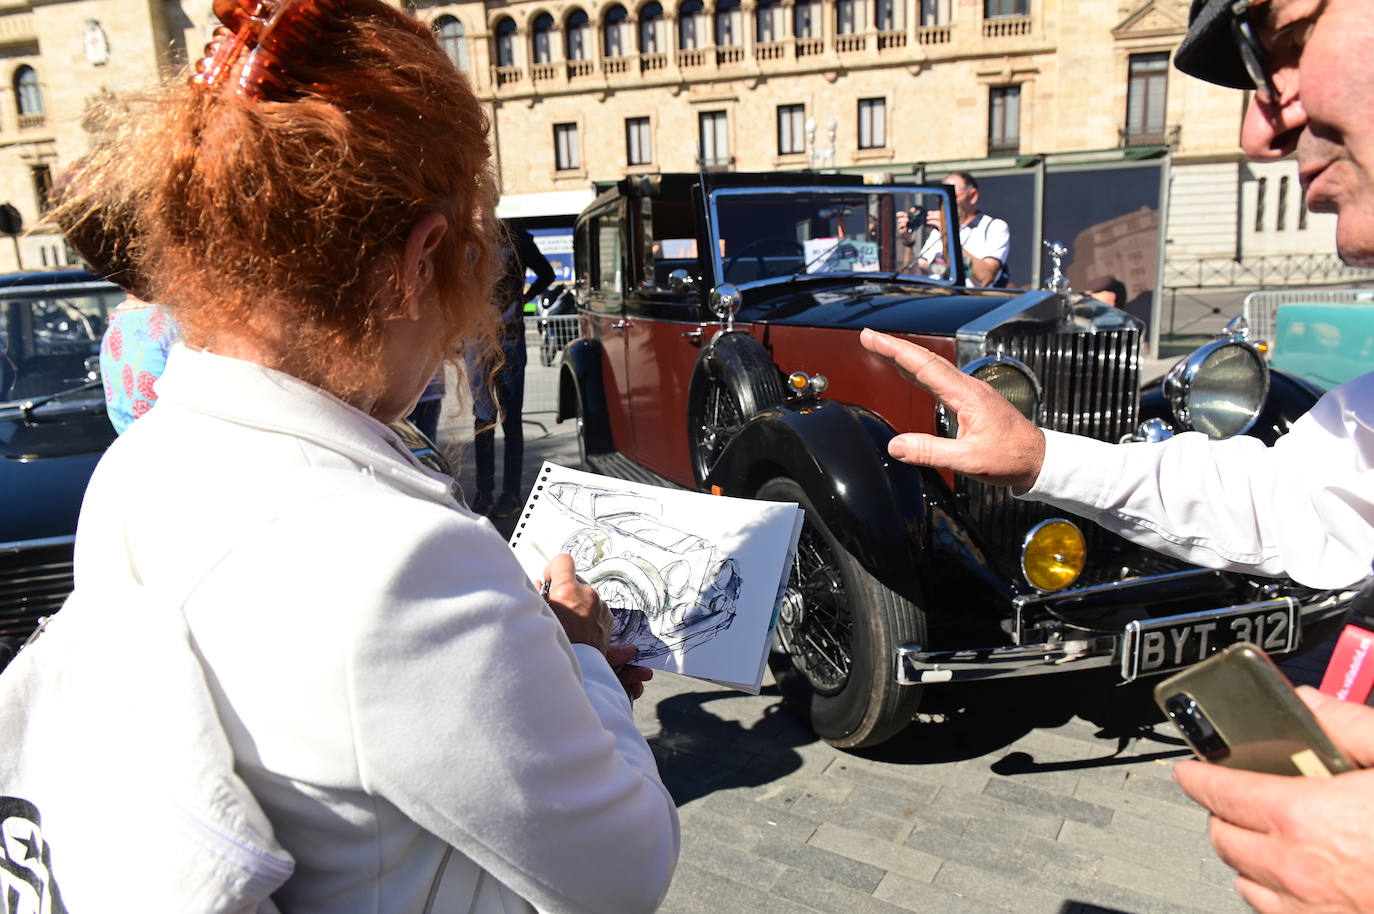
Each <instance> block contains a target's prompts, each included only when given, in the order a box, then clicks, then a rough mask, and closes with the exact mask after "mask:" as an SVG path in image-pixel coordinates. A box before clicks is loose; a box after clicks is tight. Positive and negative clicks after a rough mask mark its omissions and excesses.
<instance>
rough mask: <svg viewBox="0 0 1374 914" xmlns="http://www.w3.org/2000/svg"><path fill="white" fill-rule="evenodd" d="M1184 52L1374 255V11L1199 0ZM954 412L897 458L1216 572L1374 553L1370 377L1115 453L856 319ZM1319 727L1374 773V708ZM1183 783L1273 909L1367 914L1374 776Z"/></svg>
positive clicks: (1266, 907)
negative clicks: (1237, 428)
mask: <svg viewBox="0 0 1374 914" xmlns="http://www.w3.org/2000/svg"><path fill="white" fill-rule="evenodd" d="M1189 22H1190V25H1189V30H1188V34H1187V36H1186V37H1185V38H1184V40H1183V43H1182V44H1181V45H1180V46H1179V49H1178V51H1177V53H1176V54H1175V55H1174V62H1175V64H1176V65H1177V66H1178V67H1179V69H1181V70H1183V71H1184V72H1186V73H1189V74H1191V75H1193V76H1197V77H1199V78H1201V79H1204V80H1207V81H1209V82H1214V83H1217V84H1219V85H1223V86H1229V87H1233V88H1237V89H1244V90H1253V92H1254V95H1253V97H1252V98H1251V99H1250V101H1249V105H1248V107H1247V109H1246V112H1245V117H1244V121H1243V124H1242V127H1241V145H1242V147H1243V148H1244V150H1245V152H1246V154H1247V155H1249V157H1250V158H1251V159H1254V160H1256V161H1271V160H1274V159H1279V158H1282V157H1285V156H1288V155H1291V154H1294V153H1296V156H1297V160H1298V168H1299V173H1300V175H1301V180H1302V184H1303V187H1304V188H1305V189H1306V194H1307V206H1308V208H1309V209H1311V210H1312V211H1313V212H1334V213H1337V214H1338V219H1337V225H1336V249H1337V251H1338V253H1339V254H1340V256H1341V259H1342V260H1343V261H1345V262H1346V263H1347V264H1350V265H1351V266H1361V267H1374V121H1371V120H1370V118H1369V116H1368V114H1369V111H1370V109H1371V106H1374V16H1372V15H1370V9H1369V5H1368V4H1366V3H1363V2H1360V0H1267V2H1265V0H1252V2H1241V3H1237V2H1234V0H1193V4H1192V8H1191V10H1190V14H1189ZM862 340H863V344H864V345H865V346H866V347H867V348H868V349H869V350H870V351H872V352H875V353H877V354H879V355H882V356H884V357H886V358H889V359H891V360H893V361H894V362H895V363H896V364H897V365H898V366H899V367H900V368H901V369H902V371H903V373H904V374H906V375H907V376H908V377H910V378H913V379H914V380H915V381H916V383H918V384H920V385H921V386H923V387H925V388H926V389H927V390H929V391H930V392H931V393H933V394H934V395H935V396H936V397H937V398H939V399H940V400H941V401H942V402H943V403H945V404H946V406H947V407H949V408H950V409H952V410H953V411H954V412H955V413H956V414H957V417H958V421H959V434H958V438H957V439H955V440H949V439H941V438H936V437H933V436H930V435H920V434H904V435H897V436H896V437H895V438H893V439H892V441H891V442H890V443H889V445H888V452H889V453H890V454H891V455H892V456H893V457H896V458H897V459H899V460H902V461H905V462H907V463H912V464H919V465H924V466H936V467H942V468H945V469H948V470H952V471H954V472H958V473H964V474H966V475H969V476H972V477H974V478H977V479H981V480H983V481H985V482H990V483H992V484H995V485H1005V486H1011V487H1012V488H1013V491H1014V493H1015V494H1018V495H1020V496H1023V497H1028V498H1033V499H1037V500H1040V501H1045V502H1047V503H1049V504H1053V505H1057V506H1059V507H1062V508H1064V509H1066V510H1070V511H1073V512H1075V513H1078V514H1081V515H1084V516H1087V517H1090V518H1092V519H1093V520H1096V521H1097V522H1098V523H1101V524H1103V525H1104V526H1107V527H1108V528H1109V529H1112V530H1115V531H1116V532H1118V533H1121V534H1122V535H1123V536H1126V537H1127V538H1129V539H1133V540H1135V541H1136V542H1141V543H1144V544H1146V545H1149V546H1151V547H1153V548H1156V549H1159V550H1161V551H1164V552H1168V553H1170V554H1173V555H1177V556H1180V557H1182V558H1185V559H1187V560H1189V561H1192V562H1195V563H1198V564H1203V565H1208V566H1211V567H1217V568H1245V569H1250V570H1254V571H1258V572H1260V573H1263V574H1272V575H1281V574H1287V575H1289V576H1291V577H1292V578H1294V579H1295V580H1297V581H1298V582H1300V583H1303V584H1307V585H1309V586H1313V587H1319V588H1332V589H1335V588H1346V587H1349V586H1351V585H1354V584H1356V583H1358V582H1359V581H1360V580H1362V579H1363V578H1365V577H1366V576H1367V575H1368V574H1369V572H1370V567H1371V560H1374V373H1371V374H1366V375H1364V376H1362V377H1359V378H1356V379H1355V380H1352V381H1349V382H1347V383H1345V384H1342V385H1340V386H1339V387H1336V388H1334V389H1332V390H1331V391H1330V392H1329V393H1327V394H1326V396H1324V397H1323V398H1322V399H1321V400H1320V401H1318V403H1317V404H1316V405H1315V406H1314V407H1313V408H1312V410H1311V411H1310V412H1309V413H1308V414H1307V415H1305V416H1303V417H1302V418H1301V419H1299V420H1298V421H1297V422H1295V423H1294V424H1293V427H1292V430H1291V431H1290V432H1289V433H1288V434H1287V435H1285V436H1283V437H1282V438H1280V439H1279V440H1278V441H1277V443H1276V444H1275V445H1274V446H1273V447H1270V448H1266V447H1265V446H1264V445H1263V444H1262V443H1261V442H1259V441H1258V440H1257V439H1254V438H1250V437H1246V436H1239V437H1235V438H1230V439H1227V440H1225V441H1209V440H1208V439H1207V438H1206V437H1204V436H1203V435H1201V434H1199V433H1196V432H1190V433H1187V434H1183V435H1177V436H1175V437H1173V438H1171V439H1169V440H1168V441H1166V442H1163V443H1161V444H1121V445H1113V444H1108V443H1105V442H1099V441H1093V440H1089V439H1085V438H1080V437H1077V436H1073V435H1064V434H1060V433H1056V432H1053V431H1049V430H1041V429H1038V428H1036V427H1035V426H1034V425H1033V424H1032V423H1031V422H1029V421H1028V420H1027V419H1025V418H1024V417H1023V416H1021V414H1020V413H1019V412H1017V411H1016V409H1015V408H1013V407H1012V406H1011V405H1010V404H1008V403H1007V402H1006V401H1005V400H1003V399H1002V398H1001V397H999V396H998V395H997V394H996V393H994V392H993V391H992V389H991V388H990V387H989V386H988V385H986V384H984V383H982V382H981V381H978V380H975V379H974V378H971V377H970V376H968V375H965V374H963V373H962V372H960V371H959V370H958V369H957V368H955V367H954V366H953V365H951V364H949V363H948V362H946V361H945V360H943V359H941V358H939V357H938V356H935V355H934V354H933V353H931V352H929V351H928V350H926V349H923V348H921V347H919V346H916V345H914V344H912V343H907V342H904V341H901V340H897V339H895V338H893V337H889V336H886V335H884V334H880V333H874V332H872V331H868V330H865V331H864V333H863V336H862ZM1300 692H1301V694H1302V696H1303V698H1304V700H1306V701H1307V703H1308V704H1309V705H1310V706H1311V707H1312V709H1313V711H1314V713H1315V714H1316V715H1317V717H1318V719H1319V720H1320V721H1321V722H1322V723H1323V725H1324V726H1325V727H1326V729H1327V731H1328V733H1330V735H1331V736H1332V738H1333V739H1334V740H1335V742H1336V743H1337V744H1338V745H1339V746H1341V747H1342V748H1343V749H1344V750H1345V751H1346V753H1347V754H1348V755H1349V756H1350V757H1351V758H1352V760H1353V761H1355V763H1356V764H1358V765H1362V766H1371V767H1374V708H1369V707H1365V706H1363V705H1355V704H1350V703H1345V702H1340V701H1336V700H1333V699H1329V698H1327V697H1326V696H1324V695H1321V694H1320V693H1317V692H1315V691H1313V690H1311V689H1307V688H1304V689H1302V690H1300ZM1174 777H1175V779H1176V780H1177V781H1178V782H1179V784H1181V785H1182V787H1183V789H1184V791H1186V792H1187V794H1188V795H1189V796H1190V797H1192V798H1193V799H1194V800H1196V801H1197V802H1199V803H1201V804H1202V805H1203V806H1205V807H1207V808H1208V809H1209V810H1211V812H1212V821H1211V838H1212V844H1213V846H1214V847H1215V848H1216V851H1217V854H1218V855H1219V856H1220V857H1221V859H1222V860H1223V861H1225V862H1226V863H1227V864H1228V865H1230V866H1231V867H1232V868H1234V869H1235V870H1236V889H1237V891H1238V892H1239V893H1240V895H1241V897H1242V898H1244V899H1245V900H1246V901H1247V902H1248V903H1249V904H1250V905H1251V906H1252V907H1254V908H1255V909H1256V910H1258V911H1262V912H1280V911H1283V912H1296V911H1311V912H1317V911H1321V912H1335V911H1342V912H1355V911H1364V912H1368V911H1374V867H1371V866H1370V865H1369V852H1370V848H1371V847H1374V770H1363V771H1354V772H1349V773H1345V774H1339V775H1336V776H1335V777H1332V778H1326V779H1315V778H1285V777H1278V776H1274V775H1266V774H1255V773H1252V772H1246V771H1238V770H1232V769H1227V768H1222V767H1219V766H1216V765H1210V764H1207V763H1204V762H1198V761H1186V762H1180V763H1179V764H1178V765H1177V766H1176V767H1175V769H1174Z"/></svg>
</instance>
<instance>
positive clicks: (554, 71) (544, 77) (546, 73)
mask: <svg viewBox="0 0 1374 914" xmlns="http://www.w3.org/2000/svg"><path fill="white" fill-rule="evenodd" d="M558 70H559V67H558V64H556V63H537V64H535V65H534V66H533V67H531V68H530V78H531V79H533V80H534V81H535V82H537V83H540V82H549V81H550V80H554V79H557V78H558Z"/></svg>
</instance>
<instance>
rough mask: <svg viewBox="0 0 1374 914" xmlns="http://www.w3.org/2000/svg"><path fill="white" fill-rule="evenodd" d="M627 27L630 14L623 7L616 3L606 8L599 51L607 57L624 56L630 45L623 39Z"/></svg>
mask: <svg viewBox="0 0 1374 914" xmlns="http://www.w3.org/2000/svg"><path fill="white" fill-rule="evenodd" d="M629 27H630V14H629V13H627V12H625V7H623V6H619V5H616V6H613V7H611V8H610V9H608V10H606V20H605V25H604V26H603V27H602V42H601V52H602V53H603V54H605V55H606V56H607V57H624V56H625V52H626V51H627V50H628V49H629V47H630V43H629V42H628V41H626V40H625V37H626V36H625V31H626V29H628V28H629Z"/></svg>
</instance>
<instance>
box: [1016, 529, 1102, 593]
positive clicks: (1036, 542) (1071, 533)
mask: <svg viewBox="0 0 1374 914" xmlns="http://www.w3.org/2000/svg"><path fill="white" fill-rule="evenodd" d="M1087 560H1088V547H1087V544H1086V543H1084V541H1083V532H1082V531H1081V530H1079V529H1078V527H1077V525H1075V524H1073V523H1071V522H1069V521H1066V520H1063V519H1062V518H1052V519H1050V520H1047V521H1044V522H1043V523H1040V524H1038V525H1037V526H1036V527H1035V529H1033V530H1031V532H1030V533H1028V534H1026V541H1025V542H1024V543H1022V544H1021V573H1022V574H1023V575H1025V576H1026V581H1027V582H1029V583H1030V585H1031V586H1032V587H1034V588H1035V589H1036V590H1042V591H1051V592H1053V591H1056V590H1063V589H1064V588H1065V587H1068V586H1069V585H1070V584H1072V583H1073V582H1074V581H1076V580H1078V575H1079V573H1081V572H1082V571H1083V564H1084V563H1085V562H1086V561H1087Z"/></svg>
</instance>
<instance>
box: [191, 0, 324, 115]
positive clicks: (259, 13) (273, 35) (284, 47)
mask: <svg viewBox="0 0 1374 914" xmlns="http://www.w3.org/2000/svg"><path fill="white" fill-rule="evenodd" d="M348 8H349V0H215V16H216V18H218V19H219V21H220V22H221V23H223V25H221V26H220V27H219V28H217V29H215V33H214V36H213V37H212V38H211V40H210V43H209V44H207V45H206V46H205V56H204V57H202V58H201V59H200V60H199V61H197V62H196V72H195V73H194V74H193V75H192V76H191V84H192V85H194V86H196V87H198V88H200V89H202V90H204V91H206V92H213V91H214V90H215V89H217V88H218V87H219V86H220V85H222V84H223V83H224V82H225V81H226V80H229V79H233V78H235V77H237V85H236V87H235V91H236V92H237V93H238V94H239V95H241V96H243V97H244V98H248V99H253V100H258V99H280V98H282V97H283V96H284V95H286V94H287V93H289V92H290V84H289V83H288V82H287V81H286V75H287V73H289V72H290V71H291V69H292V66H293V64H295V63H296V62H298V61H300V60H301V59H302V57H303V56H304V55H305V54H306V53H308V52H309V50H310V47H311V45H312V44H314V43H315V42H316V41H318V40H319V39H320V38H321V37H322V36H323V35H324V33H325V32H326V31H327V30H329V29H334V28H340V27H341V26H342V25H343V24H344V18H343V17H344V16H345V15H346V14H347V12H348ZM244 51H247V52H248V54H247V56H246V57H245V58H244V59H243V62H242V63H241V64H240V63H239V62H238V61H239V58H240V56H241V55H243V52H244Z"/></svg>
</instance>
